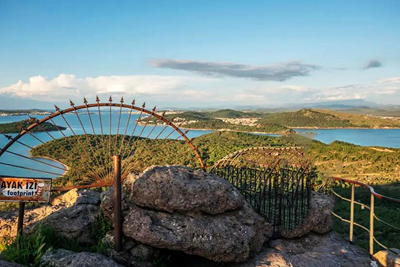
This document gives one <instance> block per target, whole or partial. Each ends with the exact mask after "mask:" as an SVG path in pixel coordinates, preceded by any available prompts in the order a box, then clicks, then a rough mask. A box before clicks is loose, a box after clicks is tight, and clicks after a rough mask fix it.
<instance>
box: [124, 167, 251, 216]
mask: <svg viewBox="0 0 400 267" xmlns="http://www.w3.org/2000/svg"><path fill="white" fill-rule="evenodd" d="M132 186H133V187H132V196H131V198H132V202H133V203H135V204H136V205H138V206H141V207H146V208H151V209H155V210H160V211H167V212H169V213H171V212H187V211H191V212H203V213H208V214H221V213H224V212H226V211H231V210H236V209H239V208H241V207H242V206H243V205H244V202H245V200H244V198H243V197H242V195H241V194H240V193H239V192H238V191H237V190H236V189H235V188H234V187H233V186H232V185H231V184H230V183H228V182H227V181H225V180H222V179H221V178H220V177H218V176H216V175H213V174H210V173H207V172H203V171H192V170H191V169H189V168H183V167H155V168H150V169H147V170H146V171H145V172H144V173H143V174H142V175H141V176H140V177H139V179H137V181H136V182H135V183H134V184H132Z"/></svg>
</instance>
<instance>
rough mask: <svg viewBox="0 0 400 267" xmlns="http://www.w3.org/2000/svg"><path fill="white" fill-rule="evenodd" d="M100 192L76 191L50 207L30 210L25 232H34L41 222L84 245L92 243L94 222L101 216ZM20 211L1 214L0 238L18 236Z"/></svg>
mask: <svg viewBox="0 0 400 267" xmlns="http://www.w3.org/2000/svg"><path fill="white" fill-rule="evenodd" d="M99 206H100V193H98V192H96V191H92V190H78V189H73V190H70V191H68V192H67V193H65V194H63V195H60V196H58V197H56V198H55V199H54V200H53V201H52V204H51V205H47V204H46V205H42V206H40V207H38V208H33V209H27V210H26V211H25V216H24V232H29V231H31V230H32V229H33V228H34V227H35V226H36V225H37V223H38V222H39V221H40V222H41V223H42V224H43V225H49V226H52V227H53V228H54V230H55V231H56V232H57V233H58V234H60V235H62V236H64V237H66V238H71V239H75V240H77V241H78V242H81V243H84V244H92V242H93V240H92V239H91V232H92V226H93V223H94V222H95V221H96V218H97V216H98V214H99ZM17 219H18V216H17V211H11V212H1V213H0V238H4V237H13V236H15V235H16V233H17Z"/></svg>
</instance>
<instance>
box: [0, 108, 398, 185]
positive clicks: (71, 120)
mask: <svg viewBox="0 0 400 267" xmlns="http://www.w3.org/2000/svg"><path fill="white" fill-rule="evenodd" d="M43 117H45V115H38V116H35V118H37V119H39V120H40V119H42V118H43ZM100 117H101V123H100ZM119 117H120V119H119ZM138 117H139V114H131V116H130V119H129V113H126V112H125V113H122V114H121V116H119V113H118V110H113V112H112V113H111V116H110V113H109V112H107V111H104V110H102V112H101V116H98V113H97V112H94V111H91V113H90V117H89V115H88V114H87V113H86V112H82V111H80V112H79V118H80V120H79V119H78V117H77V116H76V115H75V114H73V113H72V114H65V115H64V119H65V120H66V121H67V122H68V123H66V122H65V121H64V119H63V118H62V117H61V116H58V117H56V118H54V123H55V124H57V125H59V126H63V127H66V128H67V129H66V130H64V131H63V133H64V135H66V136H70V135H74V134H76V135H80V134H84V131H86V132H87V133H88V134H93V130H94V133H95V134H100V133H101V131H103V133H104V134H109V133H110V131H111V134H116V133H117V129H118V133H119V134H122V133H124V132H125V131H126V133H127V135H131V134H132V131H133V130H134V128H135V121H136V119H137V118H138ZM144 117H145V116H143V115H142V118H144ZM28 118H29V116H25V115H24V116H2V117H0V124H1V123H9V122H16V121H21V120H25V119H28ZM90 119H92V123H90ZM128 120H129V123H127V122H128ZM110 122H111V127H110ZM81 123H82V125H83V127H84V129H83V128H82V126H81ZM68 124H69V125H68ZM92 124H93V128H92ZM118 125H119V128H118ZM127 126H128V127H127ZM110 128H111V129H110ZM153 128H154V129H153ZM164 128H165V126H164V125H160V126H155V127H153V125H150V124H149V125H148V126H147V127H144V126H141V125H137V126H136V129H135V132H134V135H137V134H138V133H141V136H143V137H149V138H156V137H157V136H158V137H157V138H159V139H161V138H164V137H168V138H171V139H176V138H178V137H179V134H178V133H177V132H175V131H173V130H172V128H167V129H164ZM163 129H164V130H163ZM295 130H296V131H297V132H299V133H301V134H307V136H313V138H314V139H315V140H319V141H321V142H323V143H326V144H329V143H331V142H333V141H335V140H339V141H344V142H348V143H353V144H356V145H361V146H380V147H389V148H400V129H295ZM171 132H172V134H170V133H171ZM211 132H212V131H202V130H190V131H189V132H188V133H187V136H188V138H193V137H198V136H201V135H204V134H208V133H211ZM311 133H312V134H311ZM49 134H50V135H51V136H52V137H54V138H55V139H58V138H62V137H63V135H62V134H61V133H60V132H59V131H51V132H49ZM49 134H47V133H45V132H37V133H32V134H31V135H29V134H26V135H24V136H23V137H22V138H20V139H19V141H20V143H14V144H13V145H12V146H11V147H10V148H9V149H8V150H7V151H10V152H13V153H17V154H20V155H23V156H26V157H29V151H30V148H29V147H35V146H37V145H40V144H42V142H48V141H51V140H53V139H52V137H51V136H50V135H49ZM169 134H170V135H169ZM9 135H10V136H13V137H14V136H16V135H17V134H9ZM168 135H169V136H168ZM272 136H279V135H272ZM8 142H9V140H8V139H7V138H6V137H5V136H4V135H2V134H1V135H0V148H3V147H4V146H5V145H6V144H7V143H8ZM40 160H41V161H43V162H46V163H49V164H51V165H53V166H48V165H45V164H42V163H38V162H34V161H32V160H29V159H26V158H24V157H21V156H17V155H15V154H12V153H8V152H6V153H3V155H2V156H1V157H0V175H3V176H19V177H42V178H54V177H57V176H59V175H62V171H61V170H60V169H58V168H55V167H54V166H57V167H60V168H62V167H63V166H62V165H61V164H60V163H58V162H55V161H52V160H48V159H40ZM1 163H6V164H11V165H18V166H23V167H26V168H29V169H24V168H19V167H15V166H7V165H3V164H1ZM32 169H36V170H39V171H48V172H51V173H52V174H49V173H42V172H39V171H34V170H32ZM60 172H61V173H60ZM56 174H57V175H56Z"/></svg>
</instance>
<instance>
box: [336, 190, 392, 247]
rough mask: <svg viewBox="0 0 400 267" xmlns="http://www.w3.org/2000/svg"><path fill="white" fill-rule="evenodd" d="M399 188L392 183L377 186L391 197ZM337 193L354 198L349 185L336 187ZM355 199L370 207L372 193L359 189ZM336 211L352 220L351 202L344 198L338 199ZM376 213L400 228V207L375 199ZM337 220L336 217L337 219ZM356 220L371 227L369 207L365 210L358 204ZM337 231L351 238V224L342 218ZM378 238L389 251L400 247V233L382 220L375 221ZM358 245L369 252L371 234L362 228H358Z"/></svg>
mask: <svg viewBox="0 0 400 267" xmlns="http://www.w3.org/2000/svg"><path fill="white" fill-rule="evenodd" d="M396 186H398V185H396V184H392V185H387V186H378V187H375V190H376V191H377V192H379V193H381V194H383V195H388V196H389V195H391V194H392V193H393V190H394V189H393V188H394V187H396ZM334 190H335V192H337V193H338V194H340V195H341V196H343V197H346V198H350V194H351V190H350V188H349V187H348V186H344V187H335V188H334ZM355 200H356V201H358V202H361V203H363V204H365V205H367V206H370V193H369V191H368V190H367V189H365V188H361V187H357V188H356V190H355ZM334 212H335V213H336V214H338V215H339V216H341V217H342V218H345V219H347V220H349V219H350V203H349V202H347V201H344V200H342V199H339V198H336V202H335V208H334ZM375 214H376V216H377V217H378V218H379V219H381V220H383V221H385V222H387V223H389V224H392V225H394V226H395V227H397V228H400V204H396V203H392V202H389V201H384V200H380V199H378V198H375ZM334 218H336V217H334ZM354 221H355V222H356V223H359V224H361V225H363V226H365V227H366V228H367V229H369V228H370V210H369V209H367V208H366V207H364V208H362V207H361V206H359V205H354ZM333 229H334V231H336V232H338V233H339V234H341V235H342V236H343V237H345V238H349V230H350V225H349V224H348V223H344V222H342V221H341V220H339V219H335V220H334V226H333ZM374 236H375V238H376V239H377V240H378V241H379V242H381V243H382V244H383V245H385V246H387V247H389V248H400V230H398V229H394V228H391V227H389V226H387V225H385V224H383V223H381V222H379V221H378V220H376V219H375V220H374ZM354 243H355V244H356V245H358V246H360V247H362V248H364V249H367V250H368V249H369V234H368V232H366V231H365V230H363V229H361V228H360V227H357V226H354ZM379 250H383V248H381V247H380V246H379V245H377V244H375V245H374V252H375V253H376V252H377V251H379Z"/></svg>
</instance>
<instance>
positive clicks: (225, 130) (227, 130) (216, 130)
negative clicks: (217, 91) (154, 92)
mask: <svg viewBox="0 0 400 267" xmlns="http://www.w3.org/2000/svg"><path fill="white" fill-rule="evenodd" d="M179 129H183V130H189V131H213V132H236V133H255V134H289V133H295V132H290V131H281V132H253V131H250V132H249V131H239V130H231V129H196V128H185V127H180V128H179Z"/></svg>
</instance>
